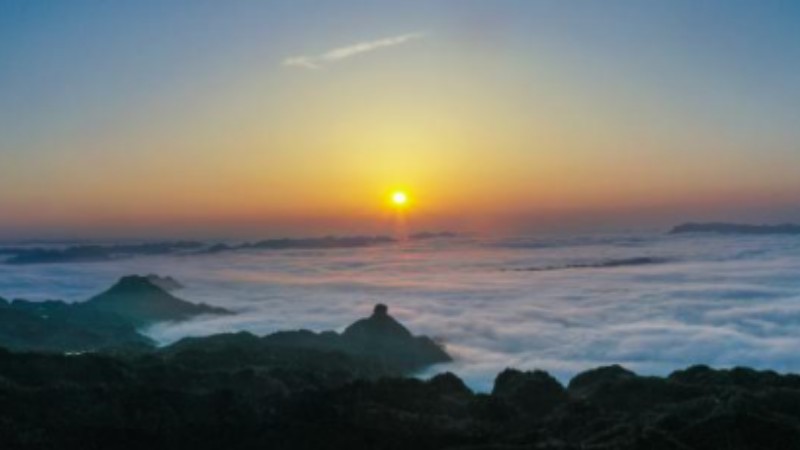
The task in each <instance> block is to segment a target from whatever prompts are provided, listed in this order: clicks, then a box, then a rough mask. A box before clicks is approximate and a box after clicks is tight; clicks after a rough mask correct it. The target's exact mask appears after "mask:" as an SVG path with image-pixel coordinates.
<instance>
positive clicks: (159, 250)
mask: <svg viewBox="0 0 800 450" xmlns="http://www.w3.org/2000/svg"><path fill="white" fill-rule="evenodd" d="M204 245H205V244H202V243H200V242H191V241H178V242H152V243H145V244H119V245H73V246H69V247H64V248H47V247H34V248H27V247H16V248H4V249H0V254H6V255H12V256H11V258H9V259H7V260H6V261H5V263H6V264H16V265H23V264H54V263H75V262H103V261H110V260H114V259H119V258H126V257H131V256H137V255H164V254H173V253H180V252H186V251H188V250H197V249H199V248H201V247H203V246H204Z"/></svg>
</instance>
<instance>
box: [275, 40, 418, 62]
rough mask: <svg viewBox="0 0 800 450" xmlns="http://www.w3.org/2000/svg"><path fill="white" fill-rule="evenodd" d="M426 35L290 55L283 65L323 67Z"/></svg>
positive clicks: (373, 41) (364, 42) (359, 43)
mask: <svg viewBox="0 0 800 450" xmlns="http://www.w3.org/2000/svg"><path fill="white" fill-rule="evenodd" d="M425 36H426V33H422V32H414V33H406V34H401V35H398V36H392V37H386V38H381V39H374V40H371V41H362V42H358V43H355V44H352V45H348V46H345V47H338V48H334V49H332V50H328V51H327V52H325V53H321V54H319V55H311V56H309V55H298V56H290V57H288V58H286V59H284V60H283V65H284V66H287V67H301V68H305V69H321V68H323V67H325V66H327V65H329V64H332V63H335V62H339V61H341V60H344V59H347V58H350V57H352V56H355V55H359V54H362V53H368V52H372V51H375V50H378V49H381V48H386V47H394V46H397V45H401V44H405V43H406V42H410V41H413V40H417V39H422V38H424V37H425Z"/></svg>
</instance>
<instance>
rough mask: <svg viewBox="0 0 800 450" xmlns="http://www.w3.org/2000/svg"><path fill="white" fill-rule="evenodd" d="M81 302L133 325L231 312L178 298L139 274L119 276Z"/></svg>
mask: <svg viewBox="0 0 800 450" xmlns="http://www.w3.org/2000/svg"><path fill="white" fill-rule="evenodd" d="M84 305H85V306H86V307H91V308H94V309H96V310H99V311H105V312H111V313H115V314H118V315H120V316H122V317H125V318H127V319H128V320H129V321H131V322H132V323H134V324H136V325H147V324H150V323H155V322H165V321H177V320H186V319H189V318H191V317H193V316H198V315H202V314H231V312H230V311H228V310H226V309H224V308H219V307H215V306H209V305H206V304H204V303H200V304H196V303H190V302H187V301H185V300H181V299H179V298H177V297H175V296H173V295H172V294H170V293H169V292H167V291H166V290H164V289H163V288H161V287H159V286H158V285H157V284H156V283H154V282H153V281H152V280H151V279H149V278H148V277H143V276H138V275H130V276H126V277H123V278H121V279H120V280H119V281H118V282H117V283H116V284H115V285H113V286H111V288H110V289H108V290H107V291H105V292H103V293H102V294H99V295H97V296H95V297H92V298H91V299H89V300H88V301H87V302H86V303H85V304H84Z"/></svg>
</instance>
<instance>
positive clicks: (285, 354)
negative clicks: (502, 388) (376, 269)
mask: <svg viewBox="0 0 800 450" xmlns="http://www.w3.org/2000/svg"><path fill="white" fill-rule="evenodd" d="M161 353H162V354H165V355H173V356H178V355H181V354H183V355H186V354H189V355H195V354H200V353H203V354H206V355H208V354H214V355H216V356H214V357H213V358H211V357H209V360H213V361H216V364H222V365H227V364H229V361H228V358H229V357H231V355H236V356H235V357H234V359H235V361H236V363H237V364H239V363H241V362H243V361H249V362H250V363H251V364H260V365H264V364H267V365H270V366H274V365H276V364H277V365H289V366H291V367H305V368H310V367H315V368H316V369H315V370H322V369H323V368H322V367H320V363H321V362H323V363H324V364H322V366H325V367H324V368H327V369H330V368H331V367H338V368H340V369H343V368H347V367H348V366H349V367H351V370H354V368H355V369H357V370H358V371H360V372H361V373H362V374H373V375H374V374H379V375H401V374H407V373H411V372H414V371H416V370H419V369H422V368H425V367H427V366H430V365H432V364H437V363H443V362H448V361H451V358H450V356H449V355H448V354H447V353H446V352H445V350H444V349H443V348H442V347H441V346H440V345H438V344H436V343H435V342H433V341H432V340H431V339H430V338H428V337H425V336H414V335H413V334H411V332H410V331H408V330H407V329H406V328H405V327H404V326H403V325H401V324H400V323H399V322H397V321H396V320H395V319H394V318H393V317H391V316H390V315H389V314H388V308H387V307H386V306H385V305H377V306H376V307H375V310H374V312H373V314H372V316H370V317H369V318H366V319H361V320H359V321H357V322H355V323H354V324H352V325H350V326H349V327H347V329H345V331H344V333H342V334H339V333H336V332H333V331H325V332H322V333H314V332H312V331H308V330H298V331H280V332H277V333H273V334H270V335H267V336H263V337H257V336H255V335H252V334H250V333H234V334H231V333H229V334H220V335H214V336H208V337H194V338H185V339H182V340H180V341H178V342H176V343H174V344H172V345H170V346H167V347H165V348H164V349H162V350H161ZM327 369H326V370H327Z"/></svg>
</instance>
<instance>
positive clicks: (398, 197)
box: [392, 191, 408, 206]
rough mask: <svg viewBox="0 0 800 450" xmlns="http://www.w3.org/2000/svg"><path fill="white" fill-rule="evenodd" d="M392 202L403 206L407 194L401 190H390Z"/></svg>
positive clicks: (406, 199) (406, 200) (406, 201)
mask: <svg viewBox="0 0 800 450" xmlns="http://www.w3.org/2000/svg"><path fill="white" fill-rule="evenodd" d="M392 203H394V204H395V206H403V205H405V204H406V203H408V195H407V194H406V193H405V192H403V191H394V192H392Z"/></svg>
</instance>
